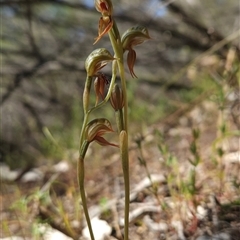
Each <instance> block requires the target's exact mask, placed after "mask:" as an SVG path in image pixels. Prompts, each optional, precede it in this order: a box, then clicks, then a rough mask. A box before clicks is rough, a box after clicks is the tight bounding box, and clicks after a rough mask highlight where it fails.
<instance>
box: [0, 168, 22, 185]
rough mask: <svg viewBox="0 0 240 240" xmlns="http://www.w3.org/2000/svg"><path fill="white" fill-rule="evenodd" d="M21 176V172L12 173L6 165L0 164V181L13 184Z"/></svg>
mask: <svg viewBox="0 0 240 240" xmlns="http://www.w3.org/2000/svg"><path fill="white" fill-rule="evenodd" d="M18 175H19V171H17V170H16V171H11V170H10V168H9V166H7V165H6V164H0V180H2V181H9V182H13V181H14V180H15V179H16V178H17V177H18Z"/></svg>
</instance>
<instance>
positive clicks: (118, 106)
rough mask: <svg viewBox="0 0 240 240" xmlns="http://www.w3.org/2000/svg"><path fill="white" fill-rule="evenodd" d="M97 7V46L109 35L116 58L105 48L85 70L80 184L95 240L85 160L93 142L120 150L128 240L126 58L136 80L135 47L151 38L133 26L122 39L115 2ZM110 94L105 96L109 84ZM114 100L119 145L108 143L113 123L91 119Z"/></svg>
mask: <svg viewBox="0 0 240 240" xmlns="http://www.w3.org/2000/svg"><path fill="white" fill-rule="evenodd" d="M95 7H96V10H97V11H98V12H100V13H101V15H102V16H101V17H100V20H99V28H98V37H97V38H96V39H95V42H94V44H95V43H97V42H98V41H99V40H100V39H101V38H102V37H103V36H104V35H105V34H108V35H109V38H110V41H111V45H112V48H113V52H114V54H113V55H112V54H111V53H110V52H109V51H108V50H107V49H105V48H98V49H95V50H94V51H93V52H92V53H90V55H89V56H88V57H87V59H86V61H85V68H86V72H87V76H86V82H85V87H84V92H83V110H84V120H83V124H82V130H81V134H80V143H79V159H78V183H79V189H80V194H81V199H82V206H83V210H84V214H85V218H86V222H87V225H88V228H89V233H90V236H91V239H92V240H94V234H93V229H92V226H91V220H90V217H89V213H88V208H87V200H86V196H85V189H84V173H85V168H84V159H85V156H86V153H87V150H88V147H89V144H90V143H92V142H97V143H98V144H100V145H102V146H114V147H117V148H119V149H120V157H121V161H122V170H123V176H124V186H125V211H124V212H125V216H124V240H128V229H129V192H130V187H129V157H128V100H127V85H126V78H125V71H124V59H123V55H124V53H125V52H126V51H127V52H128V55H127V65H128V68H129V71H130V74H131V76H132V77H133V78H134V77H135V78H136V77H137V76H136V74H135V73H134V70H133V68H134V64H135V61H136V52H135V51H134V49H133V47H134V46H136V45H138V44H141V43H143V42H144V41H146V40H148V39H150V36H149V34H148V31H147V29H146V28H144V27H140V26H137V27H133V28H130V29H128V30H127V31H126V32H125V33H123V35H122V37H121V36H120V33H119V31H118V28H117V24H116V22H115V21H114V18H113V5H112V2H111V0H95ZM109 62H111V63H112V77H111V80H110V81H109V80H108V79H107V77H106V75H105V74H104V73H102V72H101V70H102V68H104V67H105V66H106V65H107V64H108V63H109ZM117 74H119V76H120V79H121V84H120V86H119V85H118V84H116V83H115V79H116V76H117ZM93 81H94V89H93V90H94V91H92V82H93ZM108 84H109V87H108V91H107V93H106V94H105V90H106V89H107V85H108ZM92 92H93V94H95V96H96V101H95V105H93V106H91V103H90V95H91V93H92ZM108 101H110V103H111V106H112V108H113V110H114V111H115V114H116V123H117V128H118V130H117V133H118V134H119V143H118V144H114V143H110V142H108V141H107V140H106V139H105V138H104V135H105V134H106V133H111V132H114V129H113V127H112V124H111V123H110V121H109V120H108V119H105V118H95V119H92V120H90V117H91V116H90V115H91V113H92V112H93V111H95V110H96V109H99V108H101V107H102V106H103V105H104V104H106V103H107V102H108Z"/></svg>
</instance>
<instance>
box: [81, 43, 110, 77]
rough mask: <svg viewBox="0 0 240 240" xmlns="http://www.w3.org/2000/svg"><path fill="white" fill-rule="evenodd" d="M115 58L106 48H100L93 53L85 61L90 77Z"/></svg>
mask: <svg viewBox="0 0 240 240" xmlns="http://www.w3.org/2000/svg"><path fill="white" fill-rule="evenodd" d="M113 60H114V57H113V56H112V55H111V53H110V52H109V51H108V50H107V49H105V48H98V49H95V50H94V51H92V53H90V55H89V56H88V57H87V59H86V61H85V68H86V71H87V74H88V76H94V75H95V74H96V73H97V72H98V71H99V70H100V69H102V68H103V67H104V66H106V65H107V63H108V62H110V61H113Z"/></svg>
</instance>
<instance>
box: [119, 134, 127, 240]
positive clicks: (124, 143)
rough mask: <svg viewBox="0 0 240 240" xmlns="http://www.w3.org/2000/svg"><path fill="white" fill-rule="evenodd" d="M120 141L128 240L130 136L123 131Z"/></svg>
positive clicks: (125, 230)
mask: <svg viewBox="0 0 240 240" xmlns="http://www.w3.org/2000/svg"><path fill="white" fill-rule="evenodd" d="M119 141H120V153H121V159H122V169H123V177H124V184H125V215H124V240H128V226H129V202H130V183H129V159H128V135H127V132H126V131H124V130H123V131H121V132H120V135H119Z"/></svg>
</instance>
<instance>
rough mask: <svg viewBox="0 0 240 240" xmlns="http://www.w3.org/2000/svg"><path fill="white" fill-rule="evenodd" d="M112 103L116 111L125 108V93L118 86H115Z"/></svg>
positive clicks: (111, 98)
mask: <svg viewBox="0 0 240 240" xmlns="http://www.w3.org/2000/svg"><path fill="white" fill-rule="evenodd" d="M110 103H111V105H112V107H113V108H114V110H115V111H118V110H120V109H122V108H123V107H124V97H123V91H122V89H121V88H120V87H119V86H118V85H117V84H115V85H114V88H113V91H112V94H111V97H110Z"/></svg>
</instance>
